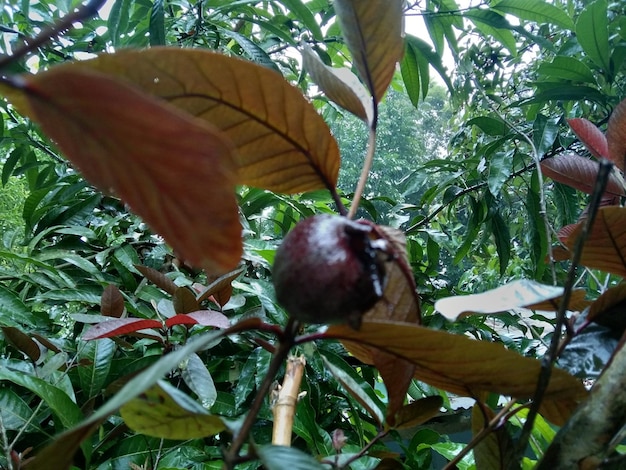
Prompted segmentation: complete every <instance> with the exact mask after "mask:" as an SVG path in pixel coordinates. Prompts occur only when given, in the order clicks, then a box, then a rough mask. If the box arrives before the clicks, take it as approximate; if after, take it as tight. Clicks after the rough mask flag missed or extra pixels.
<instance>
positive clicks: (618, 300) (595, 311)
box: [587, 283, 626, 336]
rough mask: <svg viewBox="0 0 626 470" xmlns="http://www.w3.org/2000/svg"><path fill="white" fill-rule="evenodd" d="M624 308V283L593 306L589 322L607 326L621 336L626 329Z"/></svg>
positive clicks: (625, 292) (588, 316)
mask: <svg viewBox="0 0 626 470" xmlns="http://www.w3.org/2000/svg"><path fill="white" fill-rule="evenodd" d="M624 307H626V284H624V283H622V284H619V285H617V286H615V287H611V288H610V289H608V290H607V291H605V292H604V293H603V294H602V295H601V296H600V297H598V298H597V299H596V300H595V301H594V302H593V303H592V304H591V306H590V307H589V312H588V313H587V320H588V321H593V322H596V323H598V324H599V325H602V326H606V327H607V328H610V329H611V330H613V331H615V332H618V333H619V335H620V336H621V334H622V333H623V331H624V330H625V329H626V315H625V314H624Z"/></svg>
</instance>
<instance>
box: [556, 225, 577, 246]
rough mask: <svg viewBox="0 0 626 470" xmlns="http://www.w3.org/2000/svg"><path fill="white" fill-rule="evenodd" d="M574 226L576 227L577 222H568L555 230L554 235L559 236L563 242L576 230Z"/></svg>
mask: <svg viewBox="0 0 626 470" xmlns="http://www.w3.org/2000/svg"><path fill="white" fill-rule="evenodd" d="M576 227H578V224H569V225H566V226H565V227H561V228H560V229H559V230H558V231H557V232H556V236H557V237H558V238H559V241H561V243H565V240H567V239H568V238H569V236H570V235H571V234H572V232H573V231H574V230H576Z"/></svg>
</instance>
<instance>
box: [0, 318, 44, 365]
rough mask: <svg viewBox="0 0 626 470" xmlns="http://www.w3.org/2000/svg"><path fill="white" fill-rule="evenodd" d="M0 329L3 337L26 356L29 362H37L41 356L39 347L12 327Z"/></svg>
mask: <svg viewBox="0 0 626 470" xmlns="http://www.w3.org/2000/svg"><path fill="white" fill-rule="evenodd" d="M1 328H2V332H3V333H4V337H5V338H6V339H7V340H8V341H9V342H10V343H11V344H12V345H13V346H15V347H16V348H17V349H18V350H19V351H21V352H22V353H24V354H25V355H26V356H28V358H29V359H30V360H31V361H33V362H37V360H39V357H40V356H41V349H39V345H38V344H37V343H36V342H35V341H33V340H32V338H31V337H30V336H28V335H27V334H25V333H23V332H22V331H20V330H18V329H17V328H15V327H13V326H3V327H1Z"/></svg>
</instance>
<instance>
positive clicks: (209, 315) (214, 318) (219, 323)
mask: <svg viewBox="0 0 626 470" xmlns="http://www.w3.org/2000/svg"><path fill="white" fill-rule="evenodd" d="M174 325H202V326H214V327H216V328H228V327H229V326H230V322H229V321H228V317H226V316H225V315H224V314H223V313H220V312H216V311H214V310H198V311H197V312H191V313H186V314H180V315H174V316H173V317H171V318H168V319H167V320H165V326H167V327H168V328H171V327H172V326H174Z"/></svg>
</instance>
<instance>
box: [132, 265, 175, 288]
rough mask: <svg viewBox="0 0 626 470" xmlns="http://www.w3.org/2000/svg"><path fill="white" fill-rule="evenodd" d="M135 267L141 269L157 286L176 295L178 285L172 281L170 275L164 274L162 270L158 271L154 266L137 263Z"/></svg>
mask: <svg viewBox="0 0 626 470" xmlns="http://www.w3.org/2000/svg"><path fill="white" fill-rule="evenodd" d="M135 268H136V269H137V271H139V272H140V273H141V274H143V276H144V277H145V278H146V279H147V280H148V281H150V282H152V283H153V284H154V285H155V286H157V287H159V288H161V289H163V290H164V291H165V292H167V293H168V294H170V295H174V292H176V289H178V286H177V285H176V284H175V283H174V281H172V280H171V279H170V278H169V277H167V276H166V275H165V274H163V273H162V272H160V271H157V270H156V269H154V268H150V267H148V266H142V265H140V264H136V265H135Z"/></svg>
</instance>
